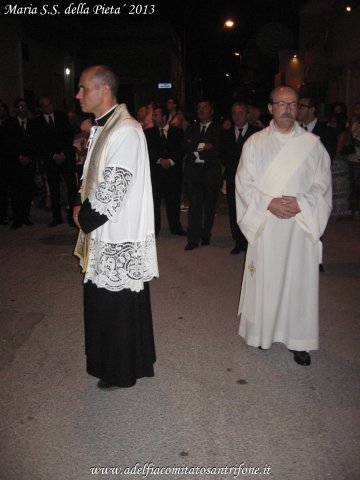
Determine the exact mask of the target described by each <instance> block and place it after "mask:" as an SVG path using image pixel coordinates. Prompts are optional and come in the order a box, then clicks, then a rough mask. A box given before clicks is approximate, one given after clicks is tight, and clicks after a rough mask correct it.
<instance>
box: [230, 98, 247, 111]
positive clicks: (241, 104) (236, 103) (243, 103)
mask: <svg viewBox="0 0 360 480" xmlns="http://www.w3.org/2000/svg"><path fill="white" fill-rule="evenodd" d="M235 105H238V106H239V107H245V108H246V110H247V108H248V104H247V103H246V102H244V101H243V100H236V101H235V102H233V103H232V105H231V108H232V107H234V106H235Z"/></svg>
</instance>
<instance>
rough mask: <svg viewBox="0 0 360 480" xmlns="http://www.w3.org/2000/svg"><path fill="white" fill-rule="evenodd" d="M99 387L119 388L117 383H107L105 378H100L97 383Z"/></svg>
mask: <svg viewBox="0 0 360 480" xmlns="http://www.w3.org/2000/svg"><path fill="white" fill-rule="evenodd" d="M97 387H98V388H100V390H108V391H110V390H117V389H118V388H120V387H118V386H117V385H112V384H111V383H106V382H105V381H104V380H101V379H100V380H99V381H98V383H97Z"/></svg>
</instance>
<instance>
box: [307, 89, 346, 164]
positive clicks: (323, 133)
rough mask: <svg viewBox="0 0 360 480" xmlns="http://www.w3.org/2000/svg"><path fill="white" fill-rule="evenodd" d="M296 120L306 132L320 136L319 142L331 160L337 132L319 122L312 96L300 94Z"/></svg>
mask: <svg viewBox="0 0 360 480" xmlns="http://www.w3.org/2000/svg"><path fill="white" fill-rule="evenodd" d="M297 121H298V122H299V123H300V125H301V126H302V127H303V128H304V129H305V130H307V131H308V132H311V133H313V134H314V135H317V136H318V137H320V140H321V143H322V144H323V145H324V147H325V148H326V150H327V152H328V154H329V156H330V159H331V161H332V160H334V158H335V153H336V143H337V134H336V131H335V129H333V128H330V127H328V126H327V125H326V122H320V121H319V120H318V119H317V118H316V102H315V99H314V98H311V97H306V96H300V99H299V108H298V113H297Z"/></svg>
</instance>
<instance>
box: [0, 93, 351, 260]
mask: <svg viewBox="0 0 360 480" xmlns="http://www.w3.org/2000/svg"><path fill="white" fill-rule="evenodd" d="M317 108H318V105H317V102H316V99H315V98H313V97H311V96H308V95H306V94H304V95H301V96H300V99H299V107H298V111H297V121H298V123H299V124H300V125H301V126H302V127H303V128H305V129H306V130H308V131H310V132H312V133H314V134H315V135H318V136H319V137H320V139H321V141H322V143H323V144H324V146H325V148H326V150H327V152H328V153H329V155H330V158H331V160H332V181H333V210H332V215H335V216H337V217H343V218H349V217H353V218H358V217H359V190H360V188H359V183H360V173H359V171H360V166H359V165H360V101H359V102H357V103H356V104H355V105H354V107H353V111H352V114H351V115H350V116H349V115H348V112H347V107H346V105H345V104H344V103H342V102H335V103H333V104H332V105H331V108H330V111H329V112H328V115H327V119H324V118H323V115H322V118H321V120H319V119H318V117H317ZM13 110H14V115H13V116H9V109H8V107H7V105H5V104H4V103H1V102H0V142H1V145H2V149H1V157H0V169H1V175H0V178H1V180H0V182H1V185H0V224H1V225H7V224H9V223H10V228H11V229H14V230H16V229H17V228H20V227H21V226H22V225H28V226H30V225H32V224H33V221H32V219H31V218H30V211H31V205H32V204H34V203H35V202H36V203H37V205H38V206H39V207H44V208H45V209H49V208H50V210H51V213H52V218H50V219H49V226H50V227H54V226H56V225H59V224H61V223H62V222H63V212H62V208H61V189H60V186H61V179H63V181H64V183H65V185H66V191H67V206H66V216H67V221H68V223H69V225H71V226H74V223H73V219H72V209H73V205H74V199H75V197H76V193H77V191H78V188H79V186H80V184H81V176H82V169H83V164H84V161H85V157H86V152H87V143H88V139H89V136H90V131H91V128H92V126H93V125H94V117H93V115H80V114H78V113H77V112H76V111H73V110H71V111H69V112H67V114H65V113H64V112H60V111H55V110H54V107H53V105H52V102H51V99H50V98H48V97H46V96H42V97H40V98H39V99H38V102H37V108H36V111H35V112H32V111H30V110H29V108H28V105H27V102H26V101H25V99H23V98H18V99H16V100H15V101H14V104H13ZM196 111H197V115H196V117H197V118H195V119H193V118H191V115H189V113H188V112H189V110H188V109H187V108H186V107H182V106H180V105H179V101H178V99H177V98H176V97H169V98H168V99H167V101H166V104H165V105H161V104H157V103H156V102H155V101H149V102H147V104H146V105H141V106H140V107H139V108H138V109H137V112H136V119H137V121H138V122H139V123H140V125H141V126H142V128H143V130H144V132H145V135H146V139H147V144H148V149H149V156H150V166H151V180H152V184H153V191H154V211H155V220H156V235H159V232H160V228H161V226H160V222H161V215H160V206H161V202H162V200H163V199H165V206H166V214H167V221H168V226H169V229H170V232H171V233H173V234H177V235H185V234H186V231H185V228H184V227H183V226H182V225H181V223H180V211H181V210H183V211H188V226H187V239H188V243H187V245H186V246H185V248H186V250H192V249H194V248H196V247H198V246H199V245H200V244H201V245H208V244H209V243H210V237H211V231H212V225H213V221H214V215H215V210H216V206H217V203H218V197H219V194H220V192H221V191H223V192H224V193H226V195H227V200H228V207H229V220H230V231H231V235H232V237H233V239H234V241H235V246H234V248H233V250H232V253H233V254H236V253H239V252H240V251H243V250H245V249H246V242H245V239H244V236H243V235H242V233H241V231H240V229H239V227H238V225H237V220H236V209H235V173H236V169H237V166H238V163H239V159H240V156H241V150H242V145H243V144H244V143H245V141H246V140H247V138H248V137H249V136H250V135H251V134H252V133H254V132H256V131H258V130H261V129H264V128H265V127H267V126H268V125H269V122H270V120H271V115H270V114H269V113H266V112H265V110H264V109H261V108H259V107H258V106H257V105H254V104H253V103H251V102H248V101H247V102H245V101H242V100H241V101H240V100H239V101H235V102H234V103H233V105H232V107H231V111H230V112H229V116H225V117H222V118H219V119H217V118H216V117H215V113H214V105H213V104H212V102H211V101H210V100H208V99H205V100H202V101H201V102H199V103H198V105H197V110H196ZM208 128H209V129H208ZM200 140H201V141H200ZM199 145H201V147H200V149H199ZM221 186H222V187H223V189H222V190H221Z"/></svg>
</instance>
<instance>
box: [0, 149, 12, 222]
mask: <svg viewBox="0 0 360 480" xmlns="http://www.w3.org/2000/svg"><path fill="white" fill-rule="evenodd" d="M9 197H10V169H9V165H8V162H7V160H5V158H1V159H0V221H1V220H5V219H6V217H7V216H8V208H9Z"/></svg>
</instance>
